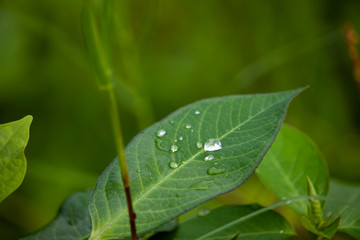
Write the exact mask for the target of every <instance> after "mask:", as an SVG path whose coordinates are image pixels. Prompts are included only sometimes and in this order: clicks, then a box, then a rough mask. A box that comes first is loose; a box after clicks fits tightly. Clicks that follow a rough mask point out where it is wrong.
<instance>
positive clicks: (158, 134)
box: [156, 129, 166, 137]
mask: <svg viewBox="0 0 360 240" xmlns="http://www.w3.org/2000/svg"><path fill="white" fill-rule="evenodd" d="M165 134H166V131H165V130H164V129H160V130H159V131H158V132H157V134H156V135H157V136H158V137H163V136H164V135H165Z"/></svg>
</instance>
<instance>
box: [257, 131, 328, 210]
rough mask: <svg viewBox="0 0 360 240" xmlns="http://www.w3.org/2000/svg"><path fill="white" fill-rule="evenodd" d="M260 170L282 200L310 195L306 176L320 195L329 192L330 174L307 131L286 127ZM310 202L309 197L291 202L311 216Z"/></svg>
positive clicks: (268, 185)
mask: <svg viewBox="0 0 360 240" xmlns="http://www.w3.org/2000/svg"><path fill="white" fill-rule="evenodd" d="M256 172H257V174H258V176H259V177H260V179H261V180H262V181H263V182H264V184H265V185H266V186H267V187H268V188H269V189H270V190H271V191H273V192H274V194H275V195H276V196H278V197H279V198H280V199H287V198H292V197H299V196H306V195H308V186H307V180H306V176H308V177H309V179H310V180H311V182H312V183H313V185H314V187H315V190H316V193H317V195H322V196H326V195H327V193H328V182H329V175H328V172H327V167H326V165H325V162H324V160H323V158H322V156H321V154H320V152H319V150H318V149H317V147H316V146H315V144H314V143H313V142H312V141H311V139H310V138H308V137H307V136H306V135H305V134H303V133H301V132H300V131H298V130H296V129H294V128H292V127H289V126H287V125H283V126H282V128H281V131H280V133H279V135H278V136H277V138H276V140H275V142H274V144H273V145H272V147H271V148H270V150H269V152H268V153H267V154H266V156H265V158H264V160H263V161H262V162H261V164H260V165H259V168H258V169H257V171H256ZM308 205H309V202H308V200H304V201H297V202H292V203H290V207H292V208H293V209H295V210H296V211H297V212H299V213H300V214H303V215H307V211H308Z"/></svg>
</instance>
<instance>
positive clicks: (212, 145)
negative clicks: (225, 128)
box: [204, 138, 222, 152]
mask: <svg viewBox="0 0 360 240" xmlns="http://www.w3.org/2000/svg"><path fill="white" fill-rule="evenodd" d="M221 148H222V146H221V142H220V141H219V140H217V139H215V138H210V139H209V140H207V141H206V142H205V144H204V150H205V151H208V152H212V151H217V150H220V149H221Z"/></svg>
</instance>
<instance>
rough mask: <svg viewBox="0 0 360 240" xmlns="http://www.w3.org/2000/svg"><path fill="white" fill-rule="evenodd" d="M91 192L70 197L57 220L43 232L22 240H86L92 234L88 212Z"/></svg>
mask: <svg viewBox="0 0 360 240" xmlns="http://www.w3.org/2000/svg"><path fill="white" fill-rule="evenodd" d="M90 193H91V191H86V192H78V193H75V194H73V195H72V196H70V197H69V198H68V199H67V200H66V201H65V203H64V204H63V206H62V207H61V209H60V212H59V214H58V216H57V218H56V219H55V220H54V221H53V222H52V223H51V224H50V225H49V226H47V227H45V228H44V229H43V230H41V231H39V232H38V233H35V234H34V235H31V236H28V237H24V238H22V239H21V240H85V239H88V237H89V236H90V233H91V220H90V215H89V211H88V204H89V197H90Z"/></svg>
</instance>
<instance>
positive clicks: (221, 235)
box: [150, 205, 295, 240]
mask: <svg viewBox="0 0 360 240" xmlns="http://www.w3.org/2000/svg"><path fill="white" fill-rule="evenodd" d="M259 209H261V207H260V206H259V205H245V206H226V207H221V208H217V209H214V210H212V211H211V212H210V213H209V214H207V215H205V216H198V217H194V218H192V219H189V220H187V221H184V222H183V223H180V225H179V227H178V228H177V229H176V230H175V231H173V232H167V233H158V234H156V235H155V236H153V237H152V238H150V240H155V239H156V240H168V239H177V240H189V239H191V240H201V239H202V240H204V239H207V240H208V239H223V240H225V239H226V240H230V239H237V240H240V239H241V240H242V239H244V240H245V239H246V240H249V239H257V240H262V239H263V240H269V239H272V240H279V239H288V238H289V237H292V236H294V235H295V233H294V230H293V229H292V228H291V226H290V224H289V223H288V222H287V221H286V220H285V219H284V218H283V217H282V216H281V215H280V214H278V213H276V212H275V211H271V210H269V211H266V212H263V213H261V214H259V215H257V216H254V217H250V218H247V216H248V215H249V214H251V213H254V212H255V211H257V210H259ZM234 237H235V238H234Z"/></svg>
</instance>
